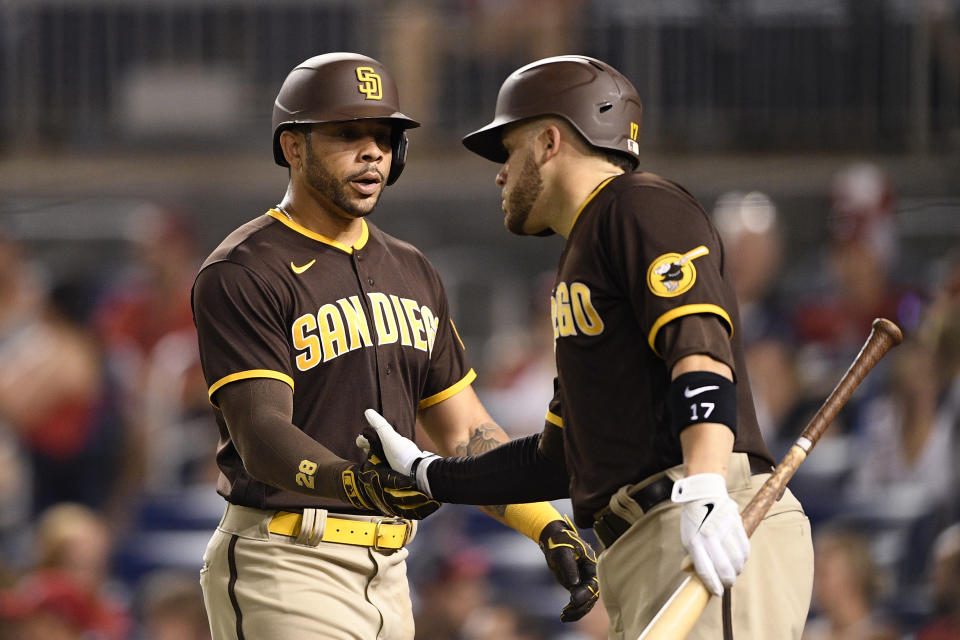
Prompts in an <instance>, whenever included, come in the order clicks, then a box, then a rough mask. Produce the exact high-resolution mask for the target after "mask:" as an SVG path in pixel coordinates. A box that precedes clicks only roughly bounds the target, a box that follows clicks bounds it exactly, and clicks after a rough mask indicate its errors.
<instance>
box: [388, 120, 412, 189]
mask: <svg viewBox="0 0 960 640" xmlns="http://www.w3.org/2000/svg"><path fill="white" fill-rule="evenodd" d="M407 144H408V141H407V134H406V133H404V131H403V129H401V128H400V127H395V128H394V130H393V140H391V145H390V146H391V147H392V148H393V162H391V163H390V175H388V176H387V186H389V185H391V184H393V183H394V182H396V181H397V178H399V177H400V174H401V173H402V172H403V167H404V165H406V164H407Z"/></svg>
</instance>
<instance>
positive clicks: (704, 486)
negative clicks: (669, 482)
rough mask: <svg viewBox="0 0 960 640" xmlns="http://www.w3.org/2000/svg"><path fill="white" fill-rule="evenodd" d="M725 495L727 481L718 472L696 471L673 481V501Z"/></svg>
mask: <svg viewBox="0 0 960 640" xmlns="http://www.w3.org/2000/svg"><path fill="white" fill-rule="evenodd" d="M726 495H727V481H726V480H725V479H724V477H723V476H722V475H720V474H719V473H696V474H694V475H692V476H687V477H686V478H682V479H680V480H677V481H676V482H674V483H673V492H672V494H671V495H670V499H671V500H672V501H673V502H692V501H693V500H699V499H701V498H713V497H716V496H726Z"/></svg>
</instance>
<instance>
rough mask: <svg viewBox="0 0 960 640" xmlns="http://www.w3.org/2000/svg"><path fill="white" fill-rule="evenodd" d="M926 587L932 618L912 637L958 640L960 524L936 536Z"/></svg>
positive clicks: (959, 633) (919, 639)
mask: <svg viewBox="0 0 960 640" xmlns="http://www.w3.org/2000/svg"><path fill="white" fill-rule="evenodd" d="M930 590H931V597H932V599H933V614H934V619H933V621H931V622H930V623H929V624H927V625H926V626H924V627H922V628H921V629H920V630H919V631H918V632H917V635H916V640H960V524H954V525H952V526H950V527H948V528H947V529H945V530H944V531H943V532H941V533H940V535H939V536H938V537H937V540H936V542H935V544H934V547H933V562H932V567H931V572H930Z"/></svg>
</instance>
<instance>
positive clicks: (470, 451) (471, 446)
mask: <svg viewBox="0 0 960 640" xmlns="http://www.w3.org/2000/svg"><path fill="white" fill-rule="evenodd" d="M499 430H500V429H499V428H498V427H497V426H496V425H495V424H492V423H487V424H482V425H480V426H479V427H477V428H476V429H474V430H473V433H471V434H470V439H469V440H468V441H467V442H461V443H460V444H458V445H457V455H458V456H476V455H480V454H481V453H485V452H487V451H490V450H491V449H496V448H497V447H499V446H500V445H501V444H503V441H501V440H497V439H496V437H495V434H496V432H497V431H499Z"/></svg>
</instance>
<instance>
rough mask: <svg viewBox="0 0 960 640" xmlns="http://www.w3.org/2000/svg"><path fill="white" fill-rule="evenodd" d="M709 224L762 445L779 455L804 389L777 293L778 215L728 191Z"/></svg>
mask: <svg viewBox="0 0 960 640" xmlns="http://www.w3.org/2000/svg"><path fill="white" fill-rule="evenodd" d="M713 220H714V223H715V224H716V226H717V230H718V231H719V232H720V236H721V238H722V239H723V243H724V249H725V250H724V263H725V264H726V267H727V269H728V270H729V271H730V273H731V274H732V277H733V285H734V288H735V292H736V295H737V301H738V303H739V310H740V320H741V323H742V325H743V332H744V337H743V340H744V348H745V350H746V356H747V370H748V371H749V372H750V373H749V375H750V384H751V389H752V390H753V398H754V402H755V404H756V409H757V419H758V421H759V423H760V429H761V431H762V432H763V437H764V440H765V441H766V442H767V443H768V445H769V446H771V447H772V449H771V450H772V451H774V453H779V451H778V449H779V447H778V440H780V439H781V438H789V439H792V438H793V437H795V436H796V435H797V434H795V433H793V430H794V426H795V425H794V424H793V423H794V422H795V421H796V420H797V418H796V416H795V415H794V414H795V413H796V412H797V411H798V409H799V408H800V407H799V405H800V404H801V402H802V400H803V399H802V397H801V396H802V393H803V389H802V388H801V386H800V383H799V379H798V376H797V372H796V368H795V364H794V362H795V358H796V349H795V347H794V345H793V343H792V342H791V341H790V339H789V336H788V333H789V322H788V320H787V318H786V314H785V312H784V310H783V306H782V303H781V301H780V299H779V295H778V289H777V287H776V284H777V281H778V277H779V275H780V269H781V265H782V262H783V251H784V247H783V244H784V243H783V237H782V232H781V230H780V224H779V221H778V215H777V209H776V207H775V206H774V204H773V202H772V201H771V200H770V198H769V197H767V196H766V195H765V194H763V193H760V192H757V191H751V192H742V191H731V192H728V193H725V194H723V195H721V196H720V197H719V198H718V199H717V203H716V205H715V206H714V209H713ZM784 432H786V433H784Z"/></svg>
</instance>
